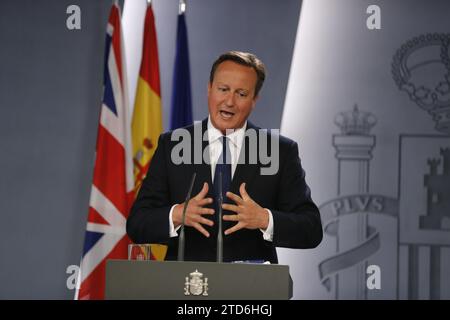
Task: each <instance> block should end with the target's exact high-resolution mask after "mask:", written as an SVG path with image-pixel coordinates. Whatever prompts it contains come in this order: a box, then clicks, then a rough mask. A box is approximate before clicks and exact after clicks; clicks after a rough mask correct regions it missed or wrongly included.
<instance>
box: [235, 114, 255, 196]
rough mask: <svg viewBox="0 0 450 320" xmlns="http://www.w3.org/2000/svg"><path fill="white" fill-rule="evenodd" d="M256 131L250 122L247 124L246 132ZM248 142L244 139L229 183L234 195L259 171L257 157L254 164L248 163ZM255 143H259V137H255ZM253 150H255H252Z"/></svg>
mask: <svg viewBox="0 0 450 320" xmlns="http://www.w3.org/2000/svg"><path fill="white" fill-rule="evenodd" d="M249 129H250V130H258V128H257V127H256V126H254V125H253V124H252V123H251V122H250V121H248V122H247V128H246V131H247V130H249ZM249 142H251V140H247V139H246V138H245V137H244V141H243V145H242V148H241V151H240V154H239V162H238V165H237V166H236V171H235V172H234V175H233V179H232V181H231V188H230V189H231V192H233V193H235V194H238V195H239V194H240V193H239V187H240V186H241V184H242V183H243V182H245V183H246V184H247V185H249V184H250V183H251V182H252V180H253V179H254V178H255V177H256V176H257V172H258V170H259V169H260V164H259V158H258V156H257V158H256V159H257V161H256V163H250V159H251V157H250V150H251V148H250V146H249ZM257 143H259V137H258V135H257ZM253 150H255V149H253Z"/></svg>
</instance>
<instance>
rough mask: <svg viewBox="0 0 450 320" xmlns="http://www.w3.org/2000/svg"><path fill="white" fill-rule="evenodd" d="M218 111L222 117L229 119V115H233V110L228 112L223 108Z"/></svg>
mask: <svg viewBox="0 0 450 320" xmlns="http://www.w3.org/2000/svg"><path fill="white" fill-rule="evenodd" d="M219 113H220V116H221V117H222V118H223V119H231V117H233V116H234V113H233V112H228V111H224V110H220V111H219Z"/></svg>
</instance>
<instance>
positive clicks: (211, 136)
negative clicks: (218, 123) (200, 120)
mask: <svg viewBox="0 0 450 320" xmlns="http://www.w3.org/2000/svg"><path fill="white" fill-rule="evenodd" d="M207 128H208V141H209V143H210V144H211V143H213V142H214V141H216V140H217V139H220V138H221V137H222V136H223V134H222V132H221V131H220V130H219V129H217V128H216V127H214V125H213V124H212V121H211V116H208V127H207ZM246 128H247V120H245V123H244V125H243V126H242V127H241V128H239V129H235V130H234V131H233V132H232V133H230V134H228V135H227V138H229V141H231V142H232V143H233V144H234V145H235V146H240V145H241V144H242V140H243V138H244V135H245V130H246Z"/></svg>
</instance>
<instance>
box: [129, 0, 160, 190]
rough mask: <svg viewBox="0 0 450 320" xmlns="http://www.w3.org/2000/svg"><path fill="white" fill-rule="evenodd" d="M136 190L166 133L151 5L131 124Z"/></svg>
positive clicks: (148, 12)
mask: <svg viewBox="0 0 450 320" xmlns="http://www.w3.org/2000/svg"><path fill="white" fill-rule="evenodd" d="M131 126H132V128H131V132H132V142H133V163H134V181H135V192H136V194H137V192H138V190H139V188H140V186H141V184H142V181H143V179H144V178H145V175H146V173H147V170H148V167H149V165H150V161H151V159H152V156H153V154H154V152H155V150H156V147H157V143H158V137H159V135H160V134H161V132H162V116H161V91H160V82H159V62H158V45H157V39H156V29H155V18H154V15H153V9H152V6H151V4H148V6H147V11H146V14H145V25H144V42H143V49H142V61H141V67H140V71H139V79H138V83H137V89H136V99H135V103H134V112H133V120H132V124H131Z"/></svg>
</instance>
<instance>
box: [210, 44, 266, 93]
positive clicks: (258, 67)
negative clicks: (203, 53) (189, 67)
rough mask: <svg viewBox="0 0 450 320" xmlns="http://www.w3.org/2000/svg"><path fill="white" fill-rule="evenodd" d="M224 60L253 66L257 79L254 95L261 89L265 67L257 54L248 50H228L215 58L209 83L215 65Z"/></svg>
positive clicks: (215, 67) (212, 78)
mask: <svg viewBox="0 0 450 320" xmlns="http://www.w3.org/2000/svg"><path fill="white" fill-rule="evenodd" d="M225 61H233V62H236V63H238V64H240V65H243V66H247V67H251V68H253V70H255V72H256V76H257V80H256V86H255V95H254V96H255V97H256V96H257V95H258V93H259V91H260V90H261V87H262V85H263V83H264V79H265V78H266V67H265V66H264V63H263V62H262V61H261V60H259V59H258V57H257V56H255V55H254V54H252V53H248V52H240V51H228V52H226V53H224V54H222V55H220V57H219V58H217V60H216V61H214V64H213V65H212V68H211V73H210V74H209V83H212V82H213V80H214V74H215V73H216V69H217V67H218V66H219V65H220V64H221V63H222V62H225Z"/></svg>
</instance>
